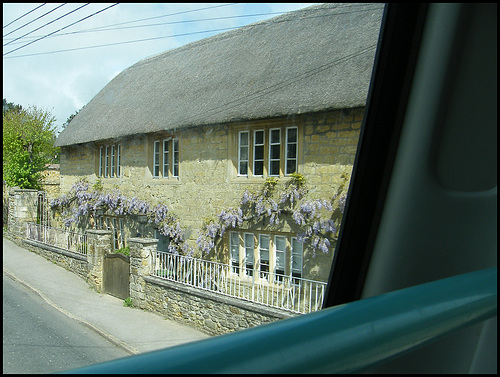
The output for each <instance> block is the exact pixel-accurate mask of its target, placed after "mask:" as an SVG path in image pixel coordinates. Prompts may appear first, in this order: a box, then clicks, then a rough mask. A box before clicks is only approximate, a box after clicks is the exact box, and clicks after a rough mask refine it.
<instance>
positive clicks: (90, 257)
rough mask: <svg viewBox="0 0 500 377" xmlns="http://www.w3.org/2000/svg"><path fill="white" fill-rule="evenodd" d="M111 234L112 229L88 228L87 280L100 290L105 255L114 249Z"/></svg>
mask: <svg viewBox="0 0 500 377" xmlns="http://www.w3.org/2000/svg"><path fill="white" fill-rule="evenodd" d="M111 236H112V234H111V230H102V229H88V230H87V244H88V249H87V265H88V269H89V272H88V275H87V280H88V282H89V284H90V285H91V286H92V287H93V288H95V289H96V290H97V291H98V292H102V281H103V266H104V255H105V254H106V253H109V252H111V250H112V243H111Z"/></svg>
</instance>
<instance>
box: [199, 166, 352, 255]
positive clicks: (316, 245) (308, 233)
mask: <svg viewBox="0 0 500 377" xmlns="http://www.w3.org/2000/svg"><path fill="white" fill-rule="evenodd" d="M277 187H278V180H277V179H275V178H269V179H267V180H266V182H265V183H264V185H263V187H262V189H261V190H260V192H256V193H255V192H254V193H252V192H250V191H249V190H245V192H244V193H243V195H242V197H241V200H240V207H239V208H230V209H227V210H225V209H224V210H222V211H221V212H220V213H219V214H218V215H217V216H216V217H215V218H211V219H206V220H205V223H204V225H203V227H202V229H201V231H200V234H199V236H198V239H197V245H198V248H199V249H200V250H201V251H202V252H203V253H209V252H210V251H212V250H214V249H215V247H216V245H217V243H218V242H219V241H220V239H221V238H222V236H223V235H224V232H225V231H226V230H227V229H231V228H233V229H235V228H237V227H240V226H241V225H242V223H243V222H244V221H254V222H257V221H263V223H268V224H269V225H271V226H273V225H276V226H278V225H279V224H280V222H281V220H280V216H281V215H282V214H287V215H291V217H292V218H293V220H294V221H295V223H296V224H297V225H298V226H299V227H300V228H301V229H302V231H301V232H299V234H298V235H297V238H298V239H299V241H301V242H304V243H307V244H309V245H310V247H311V249H312V254H313V255H315V251H316V250H320V251H322V252H324V253H328V252H329V250H330V247H331V240H335V239H336V237H337V225H338V223H339V222H340V219H341V217H342V213H343V210H344V205H345V196H344V197H341V198H340V199H339V201H338V204H337V205H336V206H335V207H334V205H333V204H332V203H334V201H335V198H336V196H337V195H333V198H332V199H331V200H330V201H328V200H325V199H312V200H307V199H306V196H307V194H308V190H307V188H306V180H305V178H304V177H303V176H302V175H301V174H298V173H294V174H292V175H291V179H290V180H289V181H288V182H287V183H286V185H285V188H284V189H283V190H282V191H277Z"/></svg>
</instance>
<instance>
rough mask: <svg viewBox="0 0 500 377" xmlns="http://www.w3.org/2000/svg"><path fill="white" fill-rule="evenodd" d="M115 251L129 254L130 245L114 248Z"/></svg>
mask: <svg viewBox="0 0 500 377" xmlns="http://www.w3.org/2000/svg"><path fill="white" fill-rule="evenodd" d="M115 253H119V254H123V255H126V256H129V255H130V247H129V246H124V247H122V248H120V249H118V250H115Z"/></svg>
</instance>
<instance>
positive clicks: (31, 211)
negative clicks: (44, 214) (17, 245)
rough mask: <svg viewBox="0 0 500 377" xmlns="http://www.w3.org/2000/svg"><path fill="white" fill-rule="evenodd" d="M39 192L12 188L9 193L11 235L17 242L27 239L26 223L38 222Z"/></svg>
mask: <svg viewBox="0 0 500 377" xmlns="http://www.w3.org/2000/svg"><path fill="white" fill-rule="evenodd" d="M37 199H38V191H37V190H28V189H20V188H17V187H14V188H11V189H10V191H9V218H8V226H9V229H8V231H9V234H10V235H11V236H12V237H13V238H14V239H17V240H20V239H25V238H26V223H27V222H36V215H37V209H38V207H37V206H38V203H37Z"/></svg>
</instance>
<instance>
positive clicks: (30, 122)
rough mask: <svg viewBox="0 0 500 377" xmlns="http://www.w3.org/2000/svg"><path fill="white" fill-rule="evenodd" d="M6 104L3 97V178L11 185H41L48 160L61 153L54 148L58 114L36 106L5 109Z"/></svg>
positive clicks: (37, 186) (29, 187)
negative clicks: (56, 115)
mask: <svg viewBox="0 0 500 377" xmlns="http://www.w3.org/2000/svg"><path fill="white" fill-rule="evenodd" d="M5 104H6V101H5V99H4V113H3V179H4V180H5V182H7V184H8V185H9V186H11V187H13V186H18V187H20V188H24V189H40V188H41V184H40V183H41V172H42V171H43V170H44V169H45V164H47V163H49V162H52V161H53V160H54V158H56V156H57V155H58V154H59V148H54V141H55V126H54V122H55V118H54V117H53V116H52V115H51V113H50V112H48V111H43V110H41V109H38V108H37V107H35V106H31V107H29V108H28V109H22V107H20V106H19V105H17V106H18V107H16V106H11V108H10V109H7V111H5ZM8 105H11V104H8Z"/></svg>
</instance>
